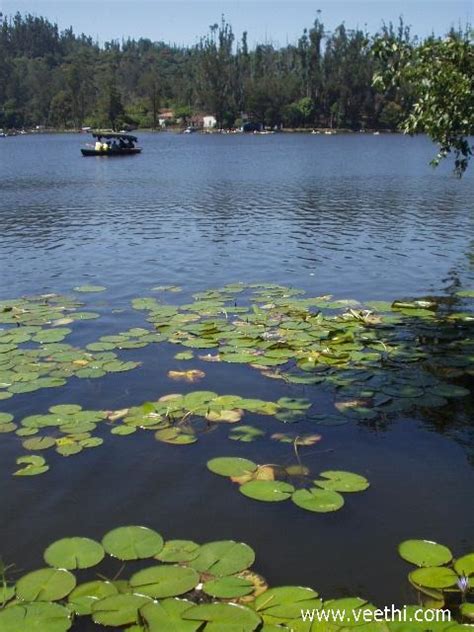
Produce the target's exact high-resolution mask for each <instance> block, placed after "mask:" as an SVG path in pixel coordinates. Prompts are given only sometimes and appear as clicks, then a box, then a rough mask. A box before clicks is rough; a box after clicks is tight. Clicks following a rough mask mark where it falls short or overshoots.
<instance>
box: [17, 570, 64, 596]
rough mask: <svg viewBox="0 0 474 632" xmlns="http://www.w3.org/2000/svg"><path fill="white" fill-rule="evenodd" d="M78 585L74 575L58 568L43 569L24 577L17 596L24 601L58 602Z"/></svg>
mask: <svg viewBox="0 0 474 632" xmlns="http://www.w3.org/2000/svg"><path fill="white" fill-rule="evenodd" d="M75 585H76V578H75V577H74V575H72V573H70V572H69V571H66V570H63V569H57V568H42V569H40V570H38V571H33V572H32V573H28V574H27V575H23V577H21V578H20V579H19V580H18V582H17V585H16V594H17V595H18V598H19V599H22V600H23V601H58V600H59V599H62V598H63V597H66V596H67V595H68V594H69V593H70V592H71V590H72V589H73V588H74V587H75Z"/></svg>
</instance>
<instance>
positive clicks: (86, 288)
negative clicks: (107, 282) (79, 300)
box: [74, 285, 106, 292]
mask: <svg viewBox="0 0 474 632" xmlns="http://www.w3.org/2000/svg"><path fill="white" fill-rule="evenodd" d="M105 289H106V288H105V287H104V286H103V285H78V286H77V287H75V288H74V292H103V291H104V290H105Z"/></svg>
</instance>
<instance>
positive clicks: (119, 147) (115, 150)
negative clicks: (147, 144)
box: [81, 131, 142, 157]
mask: <svg viewBox="0 0 474 632" xmlns="http://www.w3.org/2000/svg"><path fill="white" fill-rule="evenodd" d="M92 137H93V138H96V139H97V140H96V143H95V145H90V146H89V147H84V148H82V149H81V153H82V155H83V156H110V157H115V156H132V155H135V154H139V153H140V152H141V151H142V150H141V147H135V143H137V142H138V138H137V137H136V136H132V135H131V134H125V133H122V132H99V131H98V132H93V133H92Z"/></svg>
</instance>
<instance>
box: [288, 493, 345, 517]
mask: <svg viewBox="0 0 474 632" xmlns="http://www.w3.org/2000/svg"><path fill="white" fill-rule="evenodd" d="M291 499H292V501H293V502H294V503H295V505H297V506H298V507H301V508H302V509H306V510H307V511H315V512H317V513H328V512H331V511H337V510H338V509H341V507H342V506H343V505H344V498H343V497H342V496H341V494H339V493H338V492H335V491H332V490H329V489H316V488H312V489H298V490H297V491H296V492H295V493H294V494H293V496H292V497H291Z"/></svg>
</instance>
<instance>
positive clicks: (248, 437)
mask: <svg viewBox="0 0 474 632" xmlns="http://www.w3.org/2000/svg"><path fill="white" fill-rule="evenodd" d="M264 436H265V432H263V430H260V429H259V428H256V427H255V426H246V425H241V426H239V427H238V428H232V430H231V431H230V432H229V439H232V441H242V442H243V443H250V442H251V441H255V440H256V439H260V438H261V437H264Z"/></svg>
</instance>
